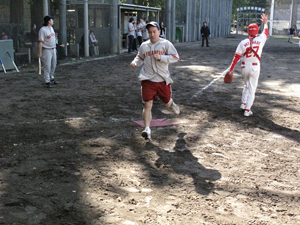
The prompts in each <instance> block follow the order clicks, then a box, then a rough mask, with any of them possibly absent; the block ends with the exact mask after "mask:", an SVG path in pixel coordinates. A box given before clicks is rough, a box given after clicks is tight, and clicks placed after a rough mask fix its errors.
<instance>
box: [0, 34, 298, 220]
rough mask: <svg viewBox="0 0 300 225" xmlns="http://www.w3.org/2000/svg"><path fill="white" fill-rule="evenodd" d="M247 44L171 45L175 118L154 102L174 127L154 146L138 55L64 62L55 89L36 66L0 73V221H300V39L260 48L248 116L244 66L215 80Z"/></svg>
mask: <svg viewBox="0 0 300 225" xmlns="http://www.w3.org/2000/svg"><path fill="white" fill-rule="evenodd" d="M243 38H245V36H236V35H232V36H230V37H226V38H215V39H211V43H210V45H211V47H210V48H206V47H204V48H201V47H200V46H201V43H200V42H192V43H178V44H175V46H176V48H177V50H178V52H179V55H180V58H181V60H180V61H179V62H178V63H176V64H172V65H170V71H171V73H172V75H173V78H174V84H173V97H174V99H175V102H176V103H177V104H178V105H179V106H180V108H181V114H180V115H175V114H174V113H173V112H172V111H170V110H168V109H166V108H164V106H163V104H162V103H161V102H159V101H157V102H155V103H154V108H153V119H159V118H167V121H168V122H178V123H179V124H178V125H177V126H167V127H154V128H152V138H153V141H151V142H148V141H145V140H143V139H142V138H141V136H140V134H141V131H142V127H140V126H138V125H137V124H135V123H134V122H133V121H135V120H142V116H141V113H142V104H141V98H140V83H139V81H138V79H137V76H138V70H135V71H133V70H131V69H130V68H129V63H130V62H131V61H132V59H133V58H134V55H131V54H128V53H123V54H120V55H118V56H114V57H108V58H102V59H95V60H91V61H85V62H79V63H70V62H68V63H64V62H61V64H60V65H59V66H58V67H57V73H56V78H57V80H58V81H59V82H60V84H58V85H56V86H55V87H54V88H52V89H46V88H45V87H44V86H43V79H42V77H41V76H39V75H38V74H37V68H32V67H28V68H23V69H21V72H20V73H16V72H10V73H8V74H3V73H1V74H0V76H1V77H0V79H1V83H0V94H1V103H0V124H1V126H0V129H1V140H0V141H1V142H0V144H1V158H0V166H1V167H0V169H1V170H0V196H1V200H0V224H14V225H19V224H28V225H35V224H43V225H59V224H69V225H75V224H76V225H85V224H88V225H106V224H115V225H123V224H124V225H133V224H156V225H157V224H160V225H168V224H170V225H173V224H175V225H177V224H179V225H196V224H293V225H294V224H300V209H299V208H300V62H299V56H300V51H298V44H297V42H298V40H295V42H294V44H290V43H288V42H287V38H270V39H269V40H268V41H267V43H266V45H265V48H264V51H263V54H262V60H261V63H262V66H261V76H260V80H259V85H258V90H257V95H256V99H255V102H254V106H253V108H252V111H253V113H254V115H253V116H252V117H248V118H247V117H244V116H243V112H242V111H241V110H240V109H239V106H240V97H241V91H242V79H241V75H240V71H239V65H238V66H237V67H236V69H235V73H234V74H235V79H234V81H233V83H232V84H224V83H223V79H222V77H221V78H220V75H221V74H222V72H223V71H224V70H225V69H226V68H227V67H228V66H229V65H230V63H231V60H232V57H233V55H234V52H235V49H236V46H237V44H238V43H239V41H241V40H242V39H243ZM213 80H214V82H212V81H213ZM210 82H212V83H211V85H210V86H209V84H210Z"/></svg>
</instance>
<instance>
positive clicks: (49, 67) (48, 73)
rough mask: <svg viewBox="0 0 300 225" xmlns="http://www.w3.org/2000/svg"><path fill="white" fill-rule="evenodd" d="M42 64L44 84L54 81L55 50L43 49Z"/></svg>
mask: <svg viewBox="0 0 300 225" xmlns="http://www.w3.org/2000/svg"><path fill="white" fill-rule="evenodd" d="M42 63H43V70H44V79H45V83H49V82H50V81H51V80H53V79H54V72H55V68H56V63H57V59H56V49H55V48H53V49H46V48H43V52H42Z"/></svg>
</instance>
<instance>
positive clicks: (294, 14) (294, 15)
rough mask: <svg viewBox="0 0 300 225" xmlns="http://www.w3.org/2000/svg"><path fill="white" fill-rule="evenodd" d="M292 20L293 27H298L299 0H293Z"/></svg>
mask: <svg viewBox="0 0 300 225" xmlns="http://www.w3.org/2000/svg"><path fill="white" fill-rule="evenodd" d="M292 4H293V5H292V21H291V27H292V26H295V27H296V29H297V11H298V4H299V0H293V3H292Z"/></svg>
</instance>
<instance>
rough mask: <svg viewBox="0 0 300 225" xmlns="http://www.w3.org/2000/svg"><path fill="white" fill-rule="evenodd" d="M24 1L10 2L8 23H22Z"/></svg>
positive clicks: (15, 0) (14, 0)
mask: <svg viewBox="0 0 300 225" xmlns="http://www.w3.org/2000/svg"><path fill="white" fill-rule="evenodd" d="M24 1H25V0H10V23H22V21H23V18H24Z"/></svg>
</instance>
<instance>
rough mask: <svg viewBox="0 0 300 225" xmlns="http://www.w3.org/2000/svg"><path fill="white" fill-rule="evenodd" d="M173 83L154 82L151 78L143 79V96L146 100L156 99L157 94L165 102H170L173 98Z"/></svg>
mask: <svg viewBox="0 0 300 225" xmlns="http://www.w3.org/2000/svg"><path fill="white" fill-rule="evenodd" d="M171 93H172V91H171V84H168V85H166V82H165V81H163V82H152V81H149V80H143V81H142V98H143V101H144V102H148V101H151V100H156V98H157V96H158V97H159V98H160V99H161V100H162V102H163V103H165V104H167V103H169V101H170V99H171Z"/></svg>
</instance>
